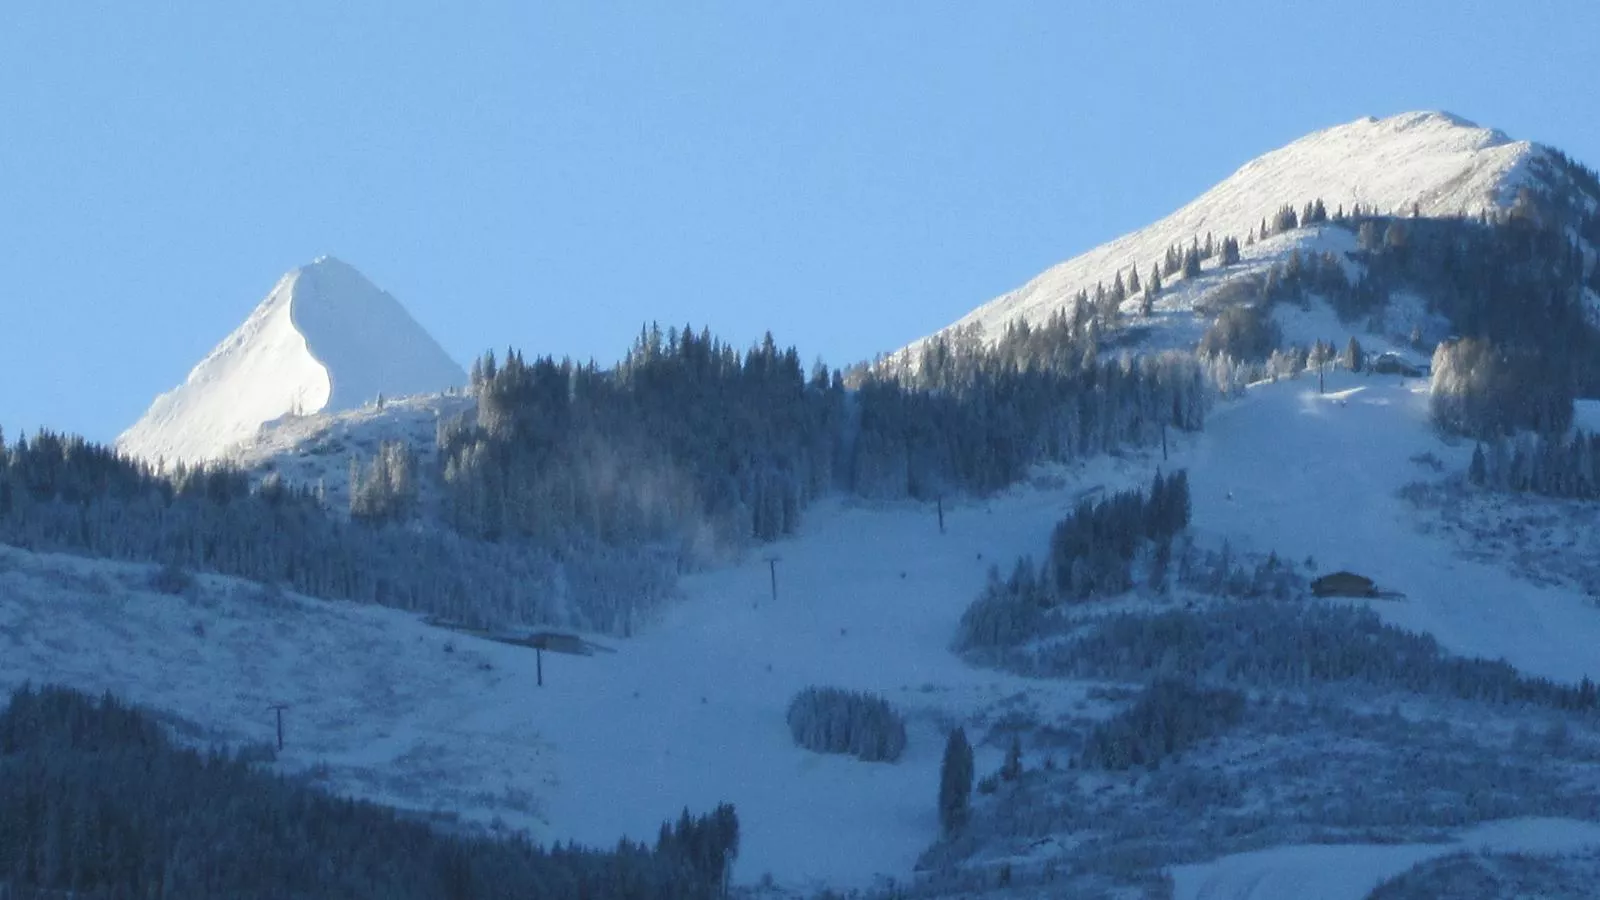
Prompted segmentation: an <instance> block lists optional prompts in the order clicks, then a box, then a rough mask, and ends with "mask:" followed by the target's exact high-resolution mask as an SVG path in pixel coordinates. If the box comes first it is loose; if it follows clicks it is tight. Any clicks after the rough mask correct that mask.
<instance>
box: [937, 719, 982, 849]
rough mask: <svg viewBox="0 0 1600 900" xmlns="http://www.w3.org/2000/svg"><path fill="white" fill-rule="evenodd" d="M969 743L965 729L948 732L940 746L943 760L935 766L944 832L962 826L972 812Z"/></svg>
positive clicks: (958, 829)
mask: <svg viewBox="0 0 1600 900" xmlns="http://www.w3.org/2000/svg"><path fill="white" fill-rule="evenodd" d="M973 774H974V767H973V759H972V745H971V744H970V743H968V742H967V732H966V729H964V728H961V727H959V726H958V727H957V728H956V730H955V731H952V732H950V739H949V740H948V741H946V742H945V745H944V762H943V763H942V764H941V765H940V766H939V824H940V825H941V826H942V827H943V828H944V832H945V834H947V835H954V834H956V833H957V832H959V831H961V829H962V828H964V827H966V824H967V820H968V819H969V818H970V817H971V814H972V778H973Z"/></svg>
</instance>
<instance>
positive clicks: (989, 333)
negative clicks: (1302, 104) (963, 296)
mask: <svg viewBox="0 0 1600 900" xmlns="http://www.w3.org/2000/svg"><path fill="white" fill-rule="evenodd" d="M1548 157H1549V151H1547V150H1546V149H1545V148H1543V147H1541V146H1539V145H1536V144H1533V143H1530V142H1528V141H1513V140H1512V139H1511V138H1509V137H1507V136H1506V135H1505V134H1504V133H1502V132H1500V131H1497V130H1494V129H1489V128H1482V127H1479V126H1477V125H1475V124H1473V123H1472V122H1469V121H1467V120H1465V119H1462V118H1460V117H1458V116H1453V115H1451V114H1449V113H1444V112H1414V113H1405V114H1402V115H1397V116H1391V117H1389V118H1386V119H1375V118H1371V117H1367V118H1363V119H1358V120H1356V121H1354V122H1350V123H1348V124H1345V125H1339V126H1335V127H1333V128H1328V129H1324V130H1322V131H1318V132H1315V133H1313V134H1310V135H1307V136H1306V137H1303V138H1301V139H1299V140H1297V141H1295V142H1293V143H1291V144H1289V145H1287V146H1285V147H1282V148H1280V149H1278V150H1274V151H1272V152H1270V153H1267V154H1265V155H1263V156H1260V157H1258V158H1256V159H1255V160H1253V161H1251V162H1249V163H1246V164H1245V165H1244V166H1243V167H1241V168H1240V169H1239V170H1238V171H1237V172H1235V173H1234V174H1233V175H1230V176H1229V177H1228V178H1226V179H1224V180H1223V181H1222V182H1220V183H1219V184H1217V185H1216V186H1215V187H1213V188H1211V189H1210V190H1209V191H1206V192H1205V193H1204V194H1202V195H1201V196H1200V197H1198V198H1197V199H1195V200H1194V201H1192V202H1191V203H1189V204H1188V205H1186V206H1184V207H1183V208H1181V209H1179V210H1177V211H1176V212H1174V213H1172V214H1171V215H1169V216H1167V217H1166V218H1164V219H1161V220H1160V221H1157V222H1155V223H1154V224H1152V225H1150V226H1147V227H1145V228H1143V229H1140V230H1139V231H1135V232H1133V233H1131V234H1127V235H1124V236H1122V237H1120V238H1117V239H1116V240H1113V241H1111V242H1109V243H1106V244H1102V245H1101V246H1099V247H1096V248H1094V249H1093V250H1090V251H1088V252H1087V253H1084V254H1082V255H1080V256H1078V257H1075V258H1073V259H1070V260H1068V261H1066V262H1063V263H1060V264H1058V265H1056V266H1053V267H1051V268H1049V269H1047V270H1045V271H1044V272H1043V273H1041V274H1040V275H1038V276H1037V277H1035V278H1034V279H1033V280H1031V281H1029V282H1028V283H1027V284H1024V285H1022V286H1021V287H1019V288H1017V289H1015V290H1013V291H1010V292H1009V293H1006V294H1003V295H1001V296H999V297H997V298H995V299H994V300H991V301H990V302H988V303H986V304H984V305H982V306H980V307H978V308H977V309H975V310H973V311H972V312H970V313H968V314H967V315H966V316H964V317H962V318H961V319H960V320H958V321H956V322H955V323H953V324H951V325H950V326H947V327H946V328H945V329H943V330H942V331H941V332H940V333H945V332H949V331H951V330H953V329H955V328H958V327H961V328H966V329H967V330H968V331H969V332H973V331H977V330H978V328H979V327H981V336H982V338H983V339H985V340H987V341H994V340H996V339H998V338H999V337H1000V336H1001V334H1002V333H1003V332H1004V329H1005V327H1006V325H1007V324H1009V323H1010V322H1012V321H1015V320H1016V319H1018V318H1022V319H1026V320H1027V321H1028V322H1029V323H1030V324H1040V323H1042V322H1044V321H1046V320H1047V319H1048V318H1049V316H1050V315H1051V313H1053V312H1055V311H1057V310H1063V311H1069V312H1070V310H1071V307H1072V305H1073V302H1074V298H1075V297H1076V296H1077V294H1078V292H1079V291H1086V292H1088V293H1089V294H1091V295H1092V294H1093V293H1094V290H1095V285H1096V284H1102V285H1104V286H1105V287H1106V288H1107V289H1110V288H1111V286H1112V283H1113V281H1114V280H1115V279H1116V277H1117V276H1118V275H1119V274H1121V276H1122V277H1123V278H1127V277H1128V272H1129V269H1130V267H1133V266H1137V267H1138V272H1139V276H1140V278H1145V277H1146V276H1148V274H1149V273H1150V270H1151V266H1152V265H1153V264H1156V263H1158V262H1160V261H1161V260H1162V259H1163V256H1164V254H1166V252H1167V250H1168V248H1171V247H1178V248H1179V249H1180V250H1181V249H1183V248H1187V247H1189V246H1190V245H1191V242H1194V241H1199V242H1200V243H1201V244H1202V245H1203V244H1204V243H1205V240H1206V235H1207V234H1210V235H1211V236H1212V237H1213V239H1214V240H1216V241H1219V242H1220V241H1221V240H1222V239H1223V238H1226V237H1232V238H1235V239H1237V240H1238V241H1239V242H1240V244H1241V245H1242V244H1244V243H1245V241H1246V238H1247V236H1248V235H1249V234H1250V233H1251V231H1252V230H1253V229H1259V227H1260V225H1261V223H1262V221H1263V220H1266V221H1269V222H1270V221H1271V220H1272V218H1273V216H1274V215H1275V214H1276V213H1277V212H1278V210H1279V209H1280V208H1282V207H1283V206H1284V205H1291V206H1292V207H1293V208H1294V209H1295V210H1296V212H1298V211H1300V209H1301V208H1302V206H1303V205H1304V204H1306V203H1311V202H1313V201H1316V200H1321V201H1322V202H1323V204H1324V205H1325V207H1326V208H1327V211H1328V213H1329V214H1330V215H1332V214H1333V213H1334V212H1335V210H1337V209H1338V208H1340V207H1343V208H1344V209H1345V210H1346V211H1350V210H1352V209H1353V208H1354V207H1355V206H1356V205H1358V204H1359V205H1360V207H1361V208H1362V209H1364V210H1366V211H1369V212H1377V213H1383V214H1390V213H1393V214H1398V215H1411V214H1412V213H1413V212H1416V213H1418V214H1420V215H1422V216H1453V215H1475V214H1477V213H1479V212H1481V211H1484V210H1489V209H1509V208H1511V206H1512V205H1513V204H1514V203H1515V202H1516V198H1517V193H1518V190H1519V189H1520V188H1521V187H1523V186H1526V185H1534V184H1536V183H1537V181H1538V177H1539V176H1538V172H1539V170H1540V169H1541V161H1542V162H1548ZM925 340H926V338H924V339H922V340H919V341H917V342H915V343H913V344H912V345H911V346H909V347H907V348H905V349H904V350H902V351H901V352H900V353H899V354H896V355H895V357H894V358H896V359H898V360H900V361H908V360H909V359H910V358H914V356H915V350H916V348H917V347H919V346H920V345H921V344H922V342H923V341H925ZM908 353H909V354H911V355H910V356H909V357H908V355H907V354H908Z"/></svg>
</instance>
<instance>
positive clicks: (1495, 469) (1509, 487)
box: [1467, 431, 1600, 500]
mask: <svg viewBox="0 0 1600 900" xmlns="http://www.w3.org/2000/svg"><path fill="white" fill-rule="evenodd" d="M1487 446H1488V450H1487V451H1485V449H1484V447H1485V445H1484V444H1479V445H1478V446H1477V448H1476V449H1474V450H1473V451H1472V463H1471V465H1469V466H1468V467H1467V480H1468V481H1470V482H1471V483H1473V484H1475V485H1477V486H1479V487H1487V488H1492V489H1494V490H1501V491H1530V492H1532V493H1535V494H1543V495H1545V496H1547V497H1571V498H1576V499H1579V500H1596V499H1600V434H1591V433H1588V432H1584V431H1575V432H1573V434H1572V435H1571V436H1570V437H1562V436H1560V435H1552V434H1537V433H1524V434H1522V435H1520V436H1518V437H1515V438H1511V437H1504V436H1502V437H1499V438H1496V439H1494V440H1492V441H1490V442H1489V443H1488V445H1487Z"/></svg>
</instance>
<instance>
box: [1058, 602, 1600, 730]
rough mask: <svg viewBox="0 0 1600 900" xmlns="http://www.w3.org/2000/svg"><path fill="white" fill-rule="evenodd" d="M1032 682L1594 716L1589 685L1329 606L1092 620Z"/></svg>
mask: <svg viewBox="0 0 1600 900" xmlns="http://www.w3.org/2000/svg"><path fill="white" fill-rule="evenodd" d="M1032 660H1033V665H1034V666H1035V667H1036V674H1047V675H1052V676H1059V677H1070V678H1119V679H1129V680H1135V679H1141V678H1148V677H1150V676H1151V675H1153V674H1154V675H1159V676H1170V677H1177V678H1188V679H1194V680H1202V681H1203V680H1204V679H1207V678H1210V677H1214V676H1215V675H1216V674H1217V673H1226V674H1227V676H1228V677H1229V679H1231V680H1233V681H1235V682H1237V683H1240V684H1245V685H1251V686H1257V687H1265V688H1294V689H1305V688H1307V687H1310V686H1312V685H1315V684H1318V683H1329V682H1353V683H1361V684H1367V685H1372V686H1374V687H1379V688H1393V689H1398V690H1403V691H1409V692H1412V693H1419V694H1428V695H1433V696H1447V697H1455V698H1459V699H1463V700H1476V701H1482V702H1487V703H1498V704H1525V705H1529V706H1541V707H1545V708H1550V709H1560V710H1592V709H1595V708H1596V705H1597V700H1600V696H1597V692H1596V689H1595V685H1594V683H1593V682H1591V681H1589V680H1588V679H1587V678H1586V679H1584V680H1583V681H1582V682H1581V683H1580V684H1578V685H1566V684H1559V683H1556V682H1553V681H1551V680H1549V679H1546V678H1534V677H1529V676H1525V675H1522V674H1520V673H1518V672H1517V670H1516V669H1515V668H1513V667H1512V666H1511V664H1510V663H1507V662H1505V661H1504V660H1487V659H1477V658H1469V657H1461V656H1452V655H1449V654H1447V653H1445V651H1444V650H1443V649H1441V648H1440V647H1439V644H1438V642H1437V641H1436V640H1434V638H1433V637H1432V636H1431V635H1427V634H1419V633H1416V632H1411V631H1406V630H1404V629H1402V628H1398V627H1396V626H1394V625H1390V624H1387V623H1385V622H1384V621H1383V620H1382V619H1381V618H1379V616H1378V614H1377V613H1376V612H1373V611H1372V610H1370V609H1366V608H1363V607H1353V606H1345V605H1342V604H1332V603H1296V604H1284V603H1275V602H1267V601H1247V602H1240V603H1229V604H1225V605H1222V606H1218V607H1214V608H1212V609H1208V610H1204V611H1198V610H1172V611H1167V612H1162V613H1159V614H1156V615H1147V614H1145V615H1141V614H1135V613H1118V614H1112V615H1108V616H1104V617H1101V618H1099V619H1097V620H1096V621H1095V623H1094V626H1093V627H1092V628H1091V629H1090V630H1089V631H1088V632H1087V633H1084V634H1081V635H1079V636H1077V637H1075V638H1074V639H1072V640H1070V641H1067V642H1064V643H1061V644H1059V645H1051V646H1048V647H1044V648H1041V649H1040V650H1039V652H1038V653H1037V654H1035V655H1034V656H1033V657H1032Z"/></svg>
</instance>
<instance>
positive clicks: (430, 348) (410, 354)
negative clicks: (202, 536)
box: [117, 256, 466, 462]
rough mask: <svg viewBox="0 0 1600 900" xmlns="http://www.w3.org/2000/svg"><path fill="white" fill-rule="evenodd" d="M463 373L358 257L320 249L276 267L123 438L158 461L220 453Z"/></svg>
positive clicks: (125, 445)
mask: <svg viewBox="0 0 1600 900" xmlns="http://www.w3.org/2000/svg"><path fill="white" fill-rule="evenodd" d="M465 383H466V373H465V372H463V371H462V369H461V366H460V365H458V364H457V363H456V362H455V361H454V360H452V359H451V358H450V357H449V356H448V355H447V354H446V353H445V352H444V350H443V349H441V348H440V347H439V345H438V344H437V343H436V342H434V340H433V338H432V337H430V336H429V335H428V333H427V332H426V331H424V330H423V328H422V326H420V325H418V324H417V322H416V320H415V319H413V318H411V315H410V314H409V313H408V312H406V310H405V308H404V307H403V306H401V305H400V303H399V301H397V300H396V299H395V298H394V297H392V296H390V295H389V294H388V293H386V292H384V291H382V290H380V289H379V288H378V287H377V286H375V285H373V284H372V282H370V281H368V280H367V279H366V277H365V276H363V275H362V274H361V273H360V272H358V271H357V270H356V269H355V268H354V267H353V266H350V265H349V264H347V263H344V262H342V261H340V260H338V259H336V258H334V257H332V256H320V257H318V258H317V259H316V260H314V261H313V262H312V263H310V264H309V265H305V266H302V267H300V268H298V269H295V270H294V271H291V272H289V273H287V274H286V275H284V276H283V277H282V278H280V279H279V280H278V283H277V285H276V286H275V287H273V289H272V291H271V293H269V294H268V295H267V297H266V299H265V300H263V301H261V303H260V304H259V305H258V306H256V308H255V310H254V311H253V312H251V313H250V315H249V317H248V318H246V319H245V321H244V324H242V325H240V326H239V327H238V328H237V329H235V330H234V331H233V333H232V334H230V335H228V336H227V337H226V338H224V339H223V340H222V342H221V343H219V344H218V345H217V346H216V347H215V348H214V349H213V350H212V351H211V352H210V353H209V354H207V355H206V357H205V359H203V360H201V361H200V364H199V365H197V366H195V367H194V369H193V370H192V371H191V372H190V373H189V377H188V379H187V380H185V381H184V383H183V384H181V385H179V386H178V387H177V388H174V389H173V390H171V391H168V392H167V393H165V394H162V395H161V396H160V397H157V398H156V400H155V402H154V403H153V404H151V406H150V409H149V411H148V412H146V413H145V415H144V417H143V418H141V419H140V420H139V421H138V422H137V423H135V424H134V425H133V427H131V428H129V429H128V430H127V431H125V432H123V434H122V436H121V437H119V438H118V439H117V448H118V449H119V450H120V451H122V452H123V453H126V454H129V455H133V456H141V457H144V458H147V459H151V460H155V459H165V460H167V461H169V462H176V461H178V460H185V461H198V460H208V459H216V458H219V457H221V456H223V455H224V454H225V453H226V451H227V450H228V448H230V447H231V446H233V445H235V444H237V443H239V442H240V441H244V440H248V439H249V438H251V437H252V436H254V435H255V434H256V432H257V431H258V430H259V429H260V427H261V425H262V424H263V423H265V422H269V421H272V420H274V419H278V418H280V417H282V416H285V415H291V414H309V413H314V412H322V411H329V412H332V411H338V410H343V409H353V408H356V407H359V406H361V405H362V404H363V403H367V402H369V401H372V400H374V399H376V398H377V397H378V396H379V395H387V396H402V395H408V394H420V393H432V392H437V391H442V390H445V389H447V388H451V387H457V386H460V385H463V384H465Z"/></svg>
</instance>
